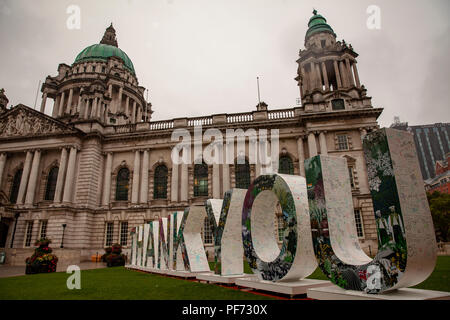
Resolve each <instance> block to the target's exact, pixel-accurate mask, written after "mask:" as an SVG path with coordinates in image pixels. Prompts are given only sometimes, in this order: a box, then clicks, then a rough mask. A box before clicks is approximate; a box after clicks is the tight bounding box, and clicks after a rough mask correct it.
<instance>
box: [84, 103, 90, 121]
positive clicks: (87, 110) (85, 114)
mask: <svg viewBox="0 0 450 320" xmlns="http://www.w3.org/2000/svg"><path fill="white" fill-rule="evenodd" d="M88 113H89V99H86V100H85V103H84V118H85V119H87V118H88V116H89V115H88Z"/></svg>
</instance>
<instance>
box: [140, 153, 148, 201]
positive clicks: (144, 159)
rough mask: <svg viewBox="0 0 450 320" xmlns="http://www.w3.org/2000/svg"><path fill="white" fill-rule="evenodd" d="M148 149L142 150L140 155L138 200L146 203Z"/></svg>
mask: <svg viewBox="0 0 450 320" xmlns="http://www.w3.org/2000/svg"><path fill="white" fill-rule="evenodd" d="M149 161H150V159H149V151H148V150H144V155H143V157H142V178H141V198H140V202H141V203H142V204H147V202H148V165H149Z"/></svg>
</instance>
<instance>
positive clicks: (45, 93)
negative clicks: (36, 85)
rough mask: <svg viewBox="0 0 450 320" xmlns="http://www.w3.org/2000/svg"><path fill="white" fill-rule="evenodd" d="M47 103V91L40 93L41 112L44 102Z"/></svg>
mask: <svg viewBox="0 0 450 320" xmlns="http://www.w3.org/2000/svg"><path fill="white" fill-rule="evenodd" d="M46 103H47V92H44V93H43V94H42V103H41V112H42V113H45V104H46Z"/></svg>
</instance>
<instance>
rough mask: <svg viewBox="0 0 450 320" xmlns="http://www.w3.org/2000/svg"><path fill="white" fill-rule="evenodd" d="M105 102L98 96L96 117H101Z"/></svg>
mask: <svg viewBox="0 0 450 320" xmlns="http://www.w3.org/2000/svg"><path fill="white" fill-rule="evenodd" d="M103 106H104V104H103V102H102V101H101V100H100V98H98V105H97V114H96V117H97V118H99V119H101V114H102V110H103Z"/></svg>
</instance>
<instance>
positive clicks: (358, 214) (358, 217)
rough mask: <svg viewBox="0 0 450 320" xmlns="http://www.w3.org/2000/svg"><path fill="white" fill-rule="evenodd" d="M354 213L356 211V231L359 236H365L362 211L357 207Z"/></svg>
mask: <svg viewBox="0 0 450 320" xmlns="http://www.w3.org/2000/svg"><path fill="white" fill-rule="evenodd" d="M354 213H355V223H356V233H357V234H358V237H359V238H363V237H364V233H363V224H362V218H361V211H360V210H359V209H355V210H354Z"/></svg>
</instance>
